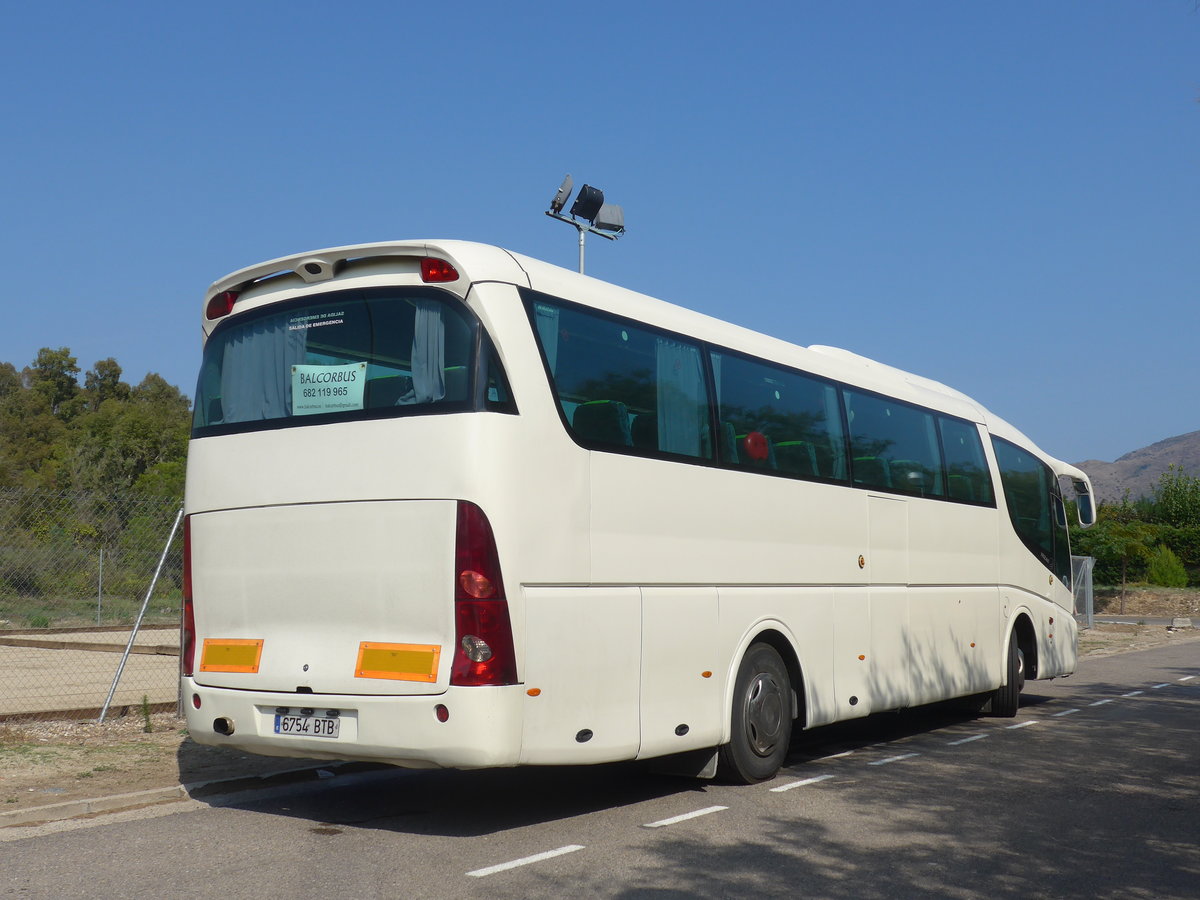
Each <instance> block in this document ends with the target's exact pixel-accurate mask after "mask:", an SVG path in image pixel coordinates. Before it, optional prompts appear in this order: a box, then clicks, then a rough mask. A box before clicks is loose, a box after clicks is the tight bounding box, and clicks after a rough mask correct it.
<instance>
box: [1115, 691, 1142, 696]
mask: <svg viewBox="0 0 1200 900" xmlns="http://www.w3.org/2000/svg"><path fill="white" fill-rule="evenodd" d="M1144 693H1146V692H1145V691H1130V692H1129V693H1128V694H1122V695H1121V696H1122V697H1137V696H1139V695H1141V694H1144Z"/></svg>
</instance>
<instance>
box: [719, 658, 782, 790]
mask: <svg viewBox="0 0 1200 900" xmlns="http://www.w3.org/2000/svg"><path fill="white" fill-rule="evenodd" d="M791 736H792V681H791V678H790V677H789V676H788V670H787V666H785V665H784V664H783V660H782V659H780V657H779V653H778V652H776V650H775V648H774V647H772V646H770V645H769V644H754V645H752V646H751V647H750V649H749V650H747V651H746V655H745V656H743V657H742V663H741V665H740V666H739V667H738V674H737V681H736V682H735V683H734V689H733V710H732V713H731V730H730V739H729V743H728V744H725V745H724V746H723V747H721V749H720V753H719V754H718V775H719V776H720V777H721V778H722V779H723V780H725V781H730V782H733V783H735V784H754V783H755V782H759V781H765V780H766V779H768V778H771V777H773V776H774V775H775V773H776V772H778V771H779V767H780V766H782V765H783V760H784V757H785V756H787V751H788V743H789V741H790V740H791Z"/></svg>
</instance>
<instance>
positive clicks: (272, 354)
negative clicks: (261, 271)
mask: <svg viewBox="0 0 1200 900" xmlns="http://www.w3.org/2000/svg"><path fill="white" fill-rule="evenodd" d="M478 327H479V326H478V323H477V322H476V321H475V320H474V319H473V317H472V316H471V315H470V313H469V312H468V311H467V310H466V309H465V308H464V307H463V306H462V305H461V304H460V303H459V302H458V301H457V300H454V299H449V300H448V299H446V295H444V294H442V293H441V292H439V291H436V290H430V289H420V288H416V289H413V288H408V289H402V290H398V289H380V290H377V291H347V292H339V293H334V294H323V295H320V296H318V297H313V298H305V299H304V300H302V301H296V302H292V303H287V304H283V305H280V306H270V307H265V308H263V309H261V310H256V311H254V312H252V313H248V314H246V315H243V316H236V317H233V318H231V319H229V320H227V321H226V322H224V323H222V324H221V325H220V326H219V327H218V328H217V329H216V330H215V331H214V332H213V334H212V336H211V337H210V338H209V340H208V343H207V344H206V346H205V348H204V361H203V364H202V366H201V370H200V382H199V384H198V386H197V389H196V407H195V413H194V418H193V434H194V435H195V436H197V437H202V436H204V435H208V434H225V433H229V432H232V431H246V430H254V429H258V428H272V427H282V426H288V425H302V424H318V423H322V422H327V421H341V420H344V419H356V418H379V417H385V416H392V415H404V414H412V413H423V412H453V411H464V410H468V409H473V408H475V406H476V404H475V403H474V402H473V400H474V396H475V392H474V391H473V384H474V383H475V381H476V379H475V378H474V377H473V375H474V370H475V363H476V359H475V356H476V354H475V348H476V346H477V341H476V330H477V329H478ZM482 345H483V346H484V347H485V348H486V347H488V344H487V342H486V340H485V341H483V342H482ZM483 355H484V358H485V360H486V362H487V365H486V368H487V369H488V370H489V371H487V372H485V373H483V376H482V377H483V379H484V380H486V382H488V383H487V384H486V385H485V386H484V390H483V391H481V392H480V398H481V403H482V404H484V405H487V406H489V407H490V406H491V405H493V404H494V403H496V402H499V403H500V405H503V404H505V403H507V402H509V401H508V391H507V387H506V386H505V385H504V381H503V375H502V374H501V373H500V372H499V368H498V364H497V363H496V361H495V358H494V357H495V354H494V353H493V352H491V351H490V349H488V350H487V351H486V352H485V353H484V354H483Z"/></svg>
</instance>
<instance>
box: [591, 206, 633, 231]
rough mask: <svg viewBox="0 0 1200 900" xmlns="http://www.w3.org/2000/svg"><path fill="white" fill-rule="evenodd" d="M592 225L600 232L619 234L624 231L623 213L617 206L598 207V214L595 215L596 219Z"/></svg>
mask: <svg viewBox="0 0 1200 900" xmlns="http://www.w3.org/2000/svg"><path fill="white" fill-rule="evenodd" d="M592 224H593V225H595V226H596V227H597V228H599V229H600V230H601V231H611V232H612V233H613V234H621V233H623V232H624V231H625V213H624V211H623V210H622V209H621V207H619V206H617V204H615V203H605V204H604V205H603V206H601V207H600V212H598V213H596V219H595V221H594V222H592Z"/></svg>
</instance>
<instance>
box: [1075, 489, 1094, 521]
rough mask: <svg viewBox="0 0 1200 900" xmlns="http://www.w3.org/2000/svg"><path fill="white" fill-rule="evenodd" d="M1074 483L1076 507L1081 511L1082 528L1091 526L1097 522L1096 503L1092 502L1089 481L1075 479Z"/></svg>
mask: <svg viewBox="0 0 1200 900" xmlns="http://www.w3.org/2000/svg"><path fill="white" fill-rule="evenodd" d="M1074 484H1075V508H1076V510H1078V512H1079V525H1080V527H1082V528H1090V527H1091V526H1093V525H1095V524H1096V504H1095V503H1093V502H1092V495H1091V493H1090V491H1089V490H1088V484H1087V482H1084V481H1075V482H1074Z"/></svg>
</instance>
